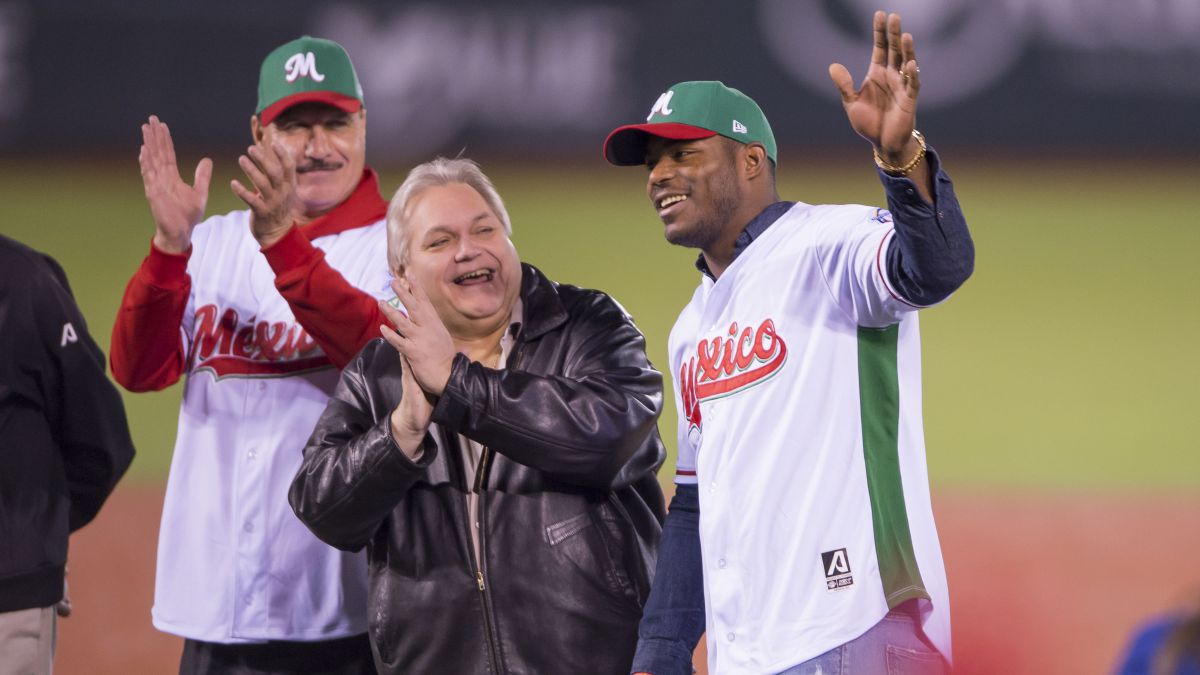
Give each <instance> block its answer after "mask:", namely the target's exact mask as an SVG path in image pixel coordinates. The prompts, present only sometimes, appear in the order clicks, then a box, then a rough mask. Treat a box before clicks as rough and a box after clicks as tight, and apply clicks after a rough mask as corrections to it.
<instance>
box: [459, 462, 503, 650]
mask: <svg viewBox="0 0 1200 675" xmlns="http://www.w3.org/2000/svg"><path fill="white" fill-rule="evenodd" d="M491 458H492V451H491V449H490V448H488V447H487V446H486V445H485V446H484V447H483V452H482V453H480V456H479V466H477V467H476V469H475V480H474V481H473V487H472V489H473V490H474V492H475V495H476V497H475V499H476V512H475V516H476V518H477V520H476V521H475V522H480V523H482V522H483V521H484V517H483V507H484V501H483V486H484V483H485V482H486V481H487V470H488V466H489V464H490V463H491ZM463 501H464V502H466V496H465V495H464V497H463ZM464 505H466V506H469V505H468V504H464ZM467 527H468V528H472V527H475V523H474V522H471V510H470V508H467ZM476 529H477V530H478V536H479V553H478V554H476V553H475V547H474V546H471V557H472V559H473V560H474V563H475V583H476V584H477V585H478V586H479V594H480V599H481V600H482V601H483V629H484V633H485V634H486V635H487V643H488V654H490V655H491V659H492V670H493V672H496V673H500V672H502V671H501V669H500V653H499V651H497V649H496V642H497V637H496V634H495V627H494V626H493V622H492V599H491V596H490V595H489V594H488V592H487V584H486V583H485V582H484V578H483V549H484V538H483V528H482V527H479V528H476ZM467 538H468V543H470V542H471V541H472V540H473V539H474V537H471V532H470V531H468V532H467Z"/></svg>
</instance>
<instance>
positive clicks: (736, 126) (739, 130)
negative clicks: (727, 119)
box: [733, 120, 750, 134]
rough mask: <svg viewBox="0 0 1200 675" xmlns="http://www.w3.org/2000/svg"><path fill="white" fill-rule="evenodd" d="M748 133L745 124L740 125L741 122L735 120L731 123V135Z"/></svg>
mask: <svg viewBox="0 0 1200 675" xmlns="http://www.w3.org/2000/svg"><path fill="white" fill-rule="evenodd" d="M749 131H750V130H749V129H747V128H746V125H745V124H742V123H741V122H739V121H737V120H734V121H733V133H735V134H745V133H749Z"/></svg>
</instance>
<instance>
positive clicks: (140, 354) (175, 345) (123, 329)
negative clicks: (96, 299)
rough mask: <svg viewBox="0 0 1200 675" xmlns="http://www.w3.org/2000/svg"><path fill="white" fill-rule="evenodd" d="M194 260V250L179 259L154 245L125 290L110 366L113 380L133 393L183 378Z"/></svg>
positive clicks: (162, 387) (115, 323) (113, 334)
mask: <svg viewBox="0 0 1200 675" xmlns="http://www.w3.org/2000/svg"><path fill="white" fill-rule="evenodd" d="M189 256H190V250H189V253H187V254H183V255H175V254H171V253H166V252H163V251H160V250H158V249H157V248H155V246H154V244H153V243H152V244H151V245H150V253H149V255H147V256H146V258H145V259H144V260H142V264H141V265H140V266H139V267H138V269H137V271H136V272H134V274H133V278H131V279H130V280H129V284H128V285H126V287H125V294H124V296H123V297H122V298H121V306H120V308H119V309H118V310H117V318H116V321H115V322H114V323H113V332H112V348H111V354H110V356H109V363H110V365H111V366H112V373H113V378H114V379H116V381H117V382H118V383H120V384H121V386H123V387H125V388H126V389H128V390H129V391H158V390H160V389H164V388H166V387H168V386H170V385H172V384H174V383H175V382H176V381H178V380H179V377H180V375H182V374H183V371H184V366H185V360H186V356H187V353H186V345H185V342H184V336H185V334H186V331H185V330H184V327H183V320H184V317H185V316H186V314H187V306H188V303H189V301H190V296H191V287H192V280H191V277H190V276H189V275H188V272H187V268H188V259H189Z"/></svg>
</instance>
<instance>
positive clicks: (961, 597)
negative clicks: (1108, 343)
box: [56, 484, 1200, 675]
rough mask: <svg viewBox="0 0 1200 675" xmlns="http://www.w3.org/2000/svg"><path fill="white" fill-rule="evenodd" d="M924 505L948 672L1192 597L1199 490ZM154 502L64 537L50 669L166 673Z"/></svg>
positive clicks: (956, 496)
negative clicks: (154, 622)
mask: <svg viewBox="0 0 1200 675" xmlns="http://www.w3.org/2000/svg"><path fill="white" fill-rule="evenodd" d="M934 506H935V509H936V511H937V520H938V527H939V529H940V532H941V536H942V543H943V547H944V549H945V557H946V563H947V568H948V569H947V572H948V574H949V578H950V594H951V611H952V616H953V623H954V645H955V661H956V665H957V668H956V670H955V672H956V673H959V675H968V674H970V675H975V674H990V673H1031V674H1032V673H1104V672H1109V671H1111V670H1112V667H1113V664H1114V662H1115V660H1116V659H1117V658H1118V655H1119V654H1120V652H1121V650H1122V648H1123V646H1124V644H1125V640H1126V639H1127V637H1128V634H1129V632H1130V631H1131V630H1132V628H1133V627H1134V626H1135V625H1136V624H1137V623H1138V622H1140V621H1141V620H1143V619H1144V618H1146V617H1148V616H1151V615H1153V614H1155V613H1158V612H1161V611H1163V610H1166V609H1169V608H1172V607H1175V606H1178V605H1180V604H1182V603H1184V602H1186V601H1187V600H1189V599H1194V597H1195V596H1196V595H1197V594H1200V568H1198V567H1197V565H1196V561H1197V560H1200V528H1198V527H1197V526H1196V523H1200V495H1180V496H1172V497H1152V496H1144V495H1121V496H1113V495H1075V496H1047V495H1044V494H1000V493H989V494H977V493H967V492H957V491H940V492H937V493H936V494H935V495H934ZM161 509H162V489H161V487H156V486H139V485H135V484H131V485H123V486H121V488H120V489H118V491H117V493H116V494H115V495H114V496H113V498H112V500H111V501H110V502H109V504H108V505H107V506H106V507H105V509H104V511H103V512H102V513H101V514H100V517H99V518H98V519H97V520H96V522H95V523H93V524H92V525H90V526H88V527H87V528H85V529H84V530H83V531H82V532H80V533H79V534H77V535H76V536H75V537H74V538H73V539H72V541H71V562H70V569H71V576H70V583H71V595H72V599H73V601H74V604H75V614H74V615H73V616H72V617H70V618H69V619H66V620H65V621H62V622H61V623H60V624H59V626H60V633H59V649H58V659H57V665H56V672H57V673H59V674H60V675H64V674H65V675H77V674H79V675H85V674H86V675H130V674H136V675H143V674H147V675H153V674H157V673H172V672H176V670H177V664H178V659H179V651H180V647H181V641H180V640H179V639H178V638H176V637H173V636H168V635H164V634H162V633H159V632H157V631H155V630H154V628H153V627H152V626H151V625H150V604H151V599H152V591H153V586H154V549H155V545H156V541H157V532H158V519H159V515H160V513H161ZM700 672H701V673H704V672H705V669H704V668H703V665H702V664H701V667H700Z"/></svg>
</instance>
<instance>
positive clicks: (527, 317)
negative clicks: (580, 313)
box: [520, 263, 567, 341]
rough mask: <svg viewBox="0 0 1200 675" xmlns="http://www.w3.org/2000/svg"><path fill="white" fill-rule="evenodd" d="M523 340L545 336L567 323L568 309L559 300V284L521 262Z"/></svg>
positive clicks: (531, 266)
mask: <svg viewBox="0 0 1200 675" xmlns="http://www.w3.org/2000/svg"><path fill="white" fill-rule="evenodd" d="M521 304H522V305H523V307H522V309H523V314H524V316H523V317H522V318H523V322H522V325H521V333H520V335H521V337H520V339H521V340H522V341H524V340H529V339H533V338H536V337H539V336H541V335H544V334H546V333H548V332H550V331H552V330H554V329H555V328H558V327H559V326H561V325H563V324H564V323H566V322H567V310H566V308H565V307H563V304H562V300H560V299H559V297H558V284H556V283H554V282H553V281H550V280H549V279H547V278H546V276H545V275H544V274H542V272H541V270H539V269H538V268H536V267H534V266H533V265H530V264H529V263H521Z"/></svg>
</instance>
